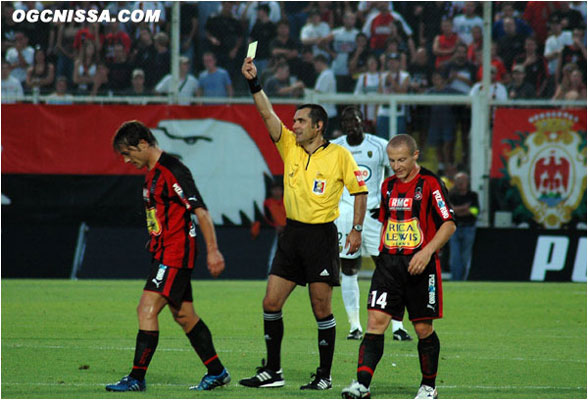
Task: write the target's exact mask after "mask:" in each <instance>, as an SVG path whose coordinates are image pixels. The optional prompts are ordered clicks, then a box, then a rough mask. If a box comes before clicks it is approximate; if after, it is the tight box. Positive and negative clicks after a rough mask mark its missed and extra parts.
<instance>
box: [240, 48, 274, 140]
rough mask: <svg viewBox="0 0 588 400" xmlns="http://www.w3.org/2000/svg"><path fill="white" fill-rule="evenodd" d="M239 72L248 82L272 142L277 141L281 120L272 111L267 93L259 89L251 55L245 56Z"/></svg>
mask: <svg viewBox="0 0 588 400" xmlns="http://www.w3.org/2000/svg"><path fill="white" fill-rule="evenodd" d="M241 72H242V73H243V76H244V77H245V78H246V79H247V81H248V82H249V87H250V89H251V92H252V93H253V101H254V102H255V107H257V111H259V114H260V115H261V118H262V119H263V122H264V123H265V126H266V127H267V130H268V131H269V134H270V136H271V138H272V140H273V141H274V142H277V141H279V140H280V136H281V134H282V122H281V121H280V119H279V118H278V116H277V115H276V113H275V112H274V109H273V108H272V104H271V103H270V101H269V99H268V97H267V95H266V94H265V92H264V91H263V89H261V84H260V83H259V81H258V79H257V68H256V67H255V64H253V59H252V58H251V57H247V58H245V60H244V61H243V66H242V67H241Z"/></svg>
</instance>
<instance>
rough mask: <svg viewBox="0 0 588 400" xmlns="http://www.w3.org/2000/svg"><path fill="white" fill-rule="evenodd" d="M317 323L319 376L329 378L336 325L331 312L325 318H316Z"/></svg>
mask: <svg viewBox="0 0 588 400" xmlns="http://www.w3.org/2000/svg"><path fill="white" fill-rule="evenodd" d="M316 323H317V325H318V348H319V357H320V365H319V369H320V375H321V378H330V376H331V365H332V364H333V354H334V353H335V333H336V325H337V323H336V322H335V317H334V316H333V314H331V315H329V316H328V317H326V318H321V319H317V320H316Z"/></svg>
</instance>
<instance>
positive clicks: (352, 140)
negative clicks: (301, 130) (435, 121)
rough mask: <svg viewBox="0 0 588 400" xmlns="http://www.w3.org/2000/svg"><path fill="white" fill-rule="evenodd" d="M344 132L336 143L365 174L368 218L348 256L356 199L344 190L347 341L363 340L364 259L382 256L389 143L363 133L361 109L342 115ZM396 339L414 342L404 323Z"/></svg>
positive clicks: (340, 223) (341, 222) (396, 325)
mask: <svg viewBox="0 0 588 400" xmlns="http://www.w3.org/2000/svg"><path fill="white" fill-rule="evenodd" d="M341 129H342V130H343V133H344V135H342V136H340V137H338V138H336V139H335V140H333V143H336V144H338V145H340V146H343V147H345V148H346V149H347V150H349V151H350V152H351V154H352V155H353V158H354V159H355V162H357V165H358V167H359V169H360V171H361V173H362V174H363V179H364V181H365V184H366V186H367V188H368V191H369V194H368V198H367V209H368V215H366V218H365V220H364V224H363V232H362V239H363V240H362V242H361V250H360V251H358V252H356V253H354V254H346V252H347V249H345V247H344V244H345V239H346V238H345V234H346V233H347V232H349V230H350V229H351V227H352V225H351V224H352V219H353V198H352V197H351V196H350V195H349V193H348V192H347V191H346V190H345V191H344V192H343V196H342V197H341V201H340V202H339V218H337V220H336V221H335V225H337V230H338V231H339V258H340V259H341V272H342V274H341V296H342V297H343V304H344V305H345V310H346V311H347V317H348V319H349V324H350V330H349V334H348V335H347V339H351V340H361V339H362V337H363V330H362V329H361V324H360V322H359V284H358V282H357V276H358V273H359V270H360V269H361V258H362V257H368V256H371V257H372V258H373V259H374V261H375V259H376V257H377V256H378V254H380V251H379V246H380V232H381V230H382V224H381V223H380V222H379V221H378V220H377V218H378V215H377V212H378V209H379V204H380V196H379V191H380V186H381V185H382V181H383V180H384V177H385V176H386V167H388V155H387V154H386V146H387V145H388V141H387V140H384V139H382V138H380V137H378V136H376V135H372V134H369V133H365V132H364V131H363V115H362V113H361V111H360V110H359V108H358V107H355V106H349V107H346V108H345V109H344V110H343V113H342V114H341ZM392 332H393V338H394V340H406V341H409V340H412V338H411V337H410V335H409V334H408V332H406V330H404V326H403V325H402V321H396V320H394V319H393V320H392Z"/></svg>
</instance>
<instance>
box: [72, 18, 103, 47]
mask: <svg viewBox="0 0 588 400" xmlns="http://www.w3.org/2000/svg"><path fill="white" fill-rule="evenodd" d="M99 27H100V24H90V23H87V22H83V23H82V25H81V26H80V28H79V29H78V30H77V32H76V35H75V37H74V42H73V48H74V51H75V52H76V53H78V52H79V51H80V49H81V48H82V45H83V44H84V42H85V41H86V40H91V41H93V42H95V44H96V48H97V49H100V48H101V43H100V39H99V36H98V28H99Z"/></svg>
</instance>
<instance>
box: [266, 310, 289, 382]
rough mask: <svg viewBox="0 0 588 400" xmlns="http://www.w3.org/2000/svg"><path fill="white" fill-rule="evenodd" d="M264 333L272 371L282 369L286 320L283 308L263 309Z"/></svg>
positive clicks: (268, 366) (268, 363) (269, 366)
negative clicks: (283, 316) (281, 355)
mask: <svg viewBox="0 0 588 400" xmlns="http://www.w3.org/2000/svg"><path fill="white" fill-rule="evenodd" d="M263 333H264V336H265V346H266V348H267V365H266V367H267V368H269V369H271V370H272V371H279V370H280V364H281V360H280V352H281V351H282V338H283V337H284V321H283V320H282V310H280V311H265V310H264V311H263Z"/></svg>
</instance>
